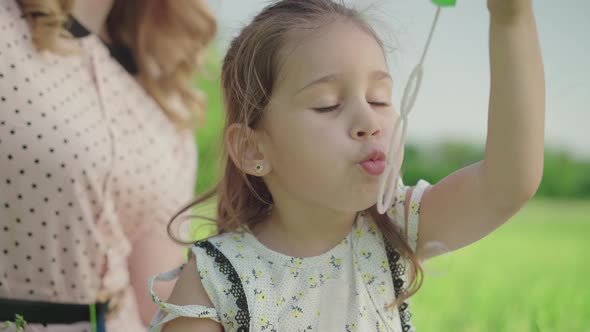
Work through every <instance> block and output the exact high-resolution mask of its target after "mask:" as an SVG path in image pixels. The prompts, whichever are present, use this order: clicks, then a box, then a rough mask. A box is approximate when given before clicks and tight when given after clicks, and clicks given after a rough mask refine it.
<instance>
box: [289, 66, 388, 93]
mask: <svg viewBox="0 0 590 332" xmlns="http://www.w3.org/2000/svg"><path fill="white" fill-rule="evenodd" d="M340 76H342V74H330V75H326V76H323V77H320V78H318V79H316V80H313V81H312V82H310V83H308V84H306V85H305V86H304V87H302V88H301V89H299V90H297V91H296V92H295V95H297V94H299V93H301V91H303V90H305V89H307V88H309V87H311V86H314V85H317V84H324V83H329V82H332V81H335V80H337V79H338V78H339V77H340ZM369 79H371V80H374V81H380V80H389V81H391V82H392V83H393V79H392V78H391V75H389V73H387V72H385V71H383V70H375V71H372V72H371V73H370V74H369Z"/></svg>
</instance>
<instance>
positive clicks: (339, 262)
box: [330, 255, 342, 269]
mask: <svg viewBox="0 0 590 332" xmlns="http://www.w3.org/2000/svg"><path fill="white" fill-rule="evenodd" d="M330 265H332V266H333V267H335V268H337V269H340V266H342V258H336V256H333V255H332V256H331V257H330Z"/></svg>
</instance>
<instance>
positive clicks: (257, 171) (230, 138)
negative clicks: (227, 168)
mask: <svg viewBox="0 0 590 332" xmlns="http://www.w3.org/2000/svg"><path fill="white" fill-rule="evenodd" d="M256 137H257V136H256V133H255V132H254V130H253V129H252V128H250V127H248V126H246V125H244V124H241V123H234V124H232V125H230V126H229V127H228V128H227V129H226V131H225V136H224V143H225V146H226V148H227V151H228V154H229V157H230V158H231V160H232V161H233V163H234V164H235V165H236V166H237V167H238V168H239V169H240V170H241V171H242V172H244V173H247V174H250V175H254V176H264V175H267V174H268V173H270V171H271V166H270V163H269V161H268V160H265V158H264V154H263V153H262V152H261V151H260V150H259V148H258V144H257V142H256Z"/></svg>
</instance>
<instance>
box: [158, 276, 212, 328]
mask: <svg viewBox="0 0 590 332" xmlns="http://www.w3.org/2000/svg"><path fill="white" fill-rule="evenodd" d="M185 265H186V264H183V265H182V266H180V267H177V268H176V269H174V270H171V271H168V272H164V273H160V274H157V275H155V276H153V277H151V278H150V279H149V283H148V286H149V292H150V294H151V297H152V301H153V302H154V303H155V304H156V305H158V308H159V310H158V312H157V313H156V315H155V316H154V318H153V319H152V321H151V322H150V325H149V327H148V331H149V332H160V331H161V329H162V326H163V325H164V324H165V323H167V322H169V321H171V320H173V319H175V318H178V317H191V318H209V319H212V320H214V321H216V322H219V321H220V320H219V316H218V314H217V310H215V308H209V307H206V306H203V305H197V304H193V305H176V304H171V303H166V302H162V301H161V300H160V298H159V297H158V296H157V295H156V293H155V292H154V289H153V288H154V282H155V281H172V280H174V279H176V278H178V276H179V275H180V272H181V271H182V269H183V268H184V266H185Z"/></svg>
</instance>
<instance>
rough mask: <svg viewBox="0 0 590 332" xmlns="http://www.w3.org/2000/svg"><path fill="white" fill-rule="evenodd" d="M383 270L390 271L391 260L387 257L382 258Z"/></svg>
mask: <svg viewBox="0 0 590 332" xmlns="http://www.w3.org/2000/svg"><path fill="white" fill-rule="evenodd" d="M381 271H383V273H387V271H389V262H388V261H387V259H382V260H381Z"/></svg>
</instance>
